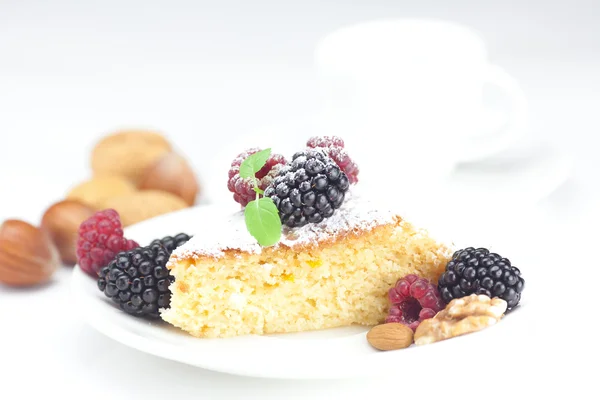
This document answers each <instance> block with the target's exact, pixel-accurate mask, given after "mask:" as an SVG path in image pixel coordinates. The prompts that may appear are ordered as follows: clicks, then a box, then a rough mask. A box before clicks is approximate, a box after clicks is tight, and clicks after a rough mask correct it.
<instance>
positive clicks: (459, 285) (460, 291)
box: [438, 247, 525, 310]
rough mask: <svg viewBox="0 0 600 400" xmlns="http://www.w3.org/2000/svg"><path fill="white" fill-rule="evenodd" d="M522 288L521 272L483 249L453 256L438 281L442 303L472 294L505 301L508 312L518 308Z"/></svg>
mask: <svg viewBox="0 0 600 400" xmlns="http://www.w3.org/2000/svg"><path fill="white" fill-rule="evenodd" d="M524 288H525V280H524V279H523V278H522V277H521V271H519V269H518V268H517V267H513V266H512V265H511V263H510V261H509V260H508V259H507V258H503V257H501V256H500V255H498V254H496V253H490V251H489V250H488V249H484V248H479V249H475V248H473V247H468V248H466V249H463V250H459V251H457V252H456V253H454V255H453V256H452V259H451V260H450V261H449V262H448V264H447V265H446V271H445V272H444V273H443V274H442V275H441V276H440V279H439V280H438V289H439V292H440V295H441V296H442V300H443V301H444V302H445V303H449V302H450V301H451V300H452V299H456V298H460V297H464V296H468V295H470V294H473V293H475V294H484V295H486V296H488V297H490V298H493V297H498V298H501V299H503V300H505V301H506V302H507V303H508V310H511V309H512V308H514V307H516V306H517V304H519V301H520V300H521V293H523V289H524Z"/></svg>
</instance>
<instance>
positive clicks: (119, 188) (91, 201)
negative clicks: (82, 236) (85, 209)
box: [67, 175, 137, 210]
mask: <svg viewBox="0 0 600 400" xmlns="http://www.w3.org/2000/svg"><path fill="white" fill-rule="evenodd" d="M136 190H137V188H136V187H135V185H134V184H133V183H131V182H130V181H128V180H127V179H125V178H122V177H120V176H108V175H107V176H96V177H93V178H92V179H90V180H88V181H85V182H82V183H80V184H79V185H77V186H75V187H74V188H72V189H71V191H70V192H69V193H68V194H67V199H69V200H76V201H80V202H82V203H83V204H86V205H88V206H90V207H92V208H93V209H95V210H100V209H102V206H103V204H104V202H105V201H106V200H108V199H110V198H112V197H118V196H122V195H124V194H127V193H132V192H135V191H136Z"/></svg>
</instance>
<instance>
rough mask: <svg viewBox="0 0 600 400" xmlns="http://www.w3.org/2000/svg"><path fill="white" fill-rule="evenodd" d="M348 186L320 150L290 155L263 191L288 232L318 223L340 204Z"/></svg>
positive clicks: (336, 167) (308, 150)
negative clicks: (287, 163) (288, 159)
mask: <svg viewBox="0 0 600 400" xmlns="http://www.w3.org/2000/svg"><path fill="white" fill-rule="evenodd" d="M349 186H350V182H349V180H348V177H347V176H346V174H345V173H344V172H342V170H341V169H340V167H339V166H338V165H337V164H336V163H335V161H333V160H332V159H331V158H330V157H328V156H326V155H325V153H324V152H323V151H322V150H319V149H306V150H305V151H301V152H298V153H296V154H294V156H293V158H292V162H291V163H290V164H289V165H286V166H285V167H283V168H281V170H280V171H279V174H278V175H277V176H276V177H275V179H274V180H273V182H272V183H271V184H270V185H269V186H268V187H267V189H266V190H265V196H267V197H270V198H271V199H272V200H273V202H274V203H275V205H276V206H277V209H278V210H279V215H280V217H281V222H282V223H283V224H285V225H287V226H289V227H290V228H294V227H300V226H304V225H306V224H307V223H309V222H310V223H319V222H321V221H323V219H325V218H329V217H331V216H332V215H333V213H334V211H335V210H336V209H337V208H340V206H341V205H342V203H343V202H344V198H345V195H346V191H348V187H349Z"/></svg>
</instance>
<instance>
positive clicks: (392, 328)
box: [367, 323, 413, 350]
mask: <svg viewBox="0 0 600 400" xmlns="http://www.w3.org/2000/svg"><path fill="white" fill-rule="evenodd" d="M367 341H368V342H369V343H370V344H371V346H373V347H375V348H376V349H378V350H399V349H405V348H407V347H408V346H410V345H411V344H412V342H413V331H412V329H410V328H409V327H408V326H406V325H403V324H399V323H389V324H382V325H377V326H374V327H373V328H371V330H370V331H369V332H368V333H367Z"/></svg>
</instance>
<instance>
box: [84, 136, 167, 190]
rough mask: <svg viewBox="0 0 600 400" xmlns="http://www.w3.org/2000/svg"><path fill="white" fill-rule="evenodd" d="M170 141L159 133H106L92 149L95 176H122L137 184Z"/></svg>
mask: <svg viewBox="0 0 600 400" xmlns="http://www.w3.org/2000/svg"><path fill="white" fill-rule="evenodd" d="M170 150H171V144H170V143H169V142H168V141H167V139H165V138H164V137H163V136H162V135H161V134H160V133H158V132H152V131H143V130H125V131H119V132H116V133H114V134H112V135H109V136H106V137H105V138H103V139H102V140H100V141H99V142H98V143H97V144H96V146H95V147H94V149H93V150H92V170H93V171H94V175H100V176H103V175H120V176H124V177H126V178H127V179H129V180H131V181H132V182H133V183H134V184H136V185H137V184H138V182H139V180H140V178H141V176H142V174H143V173H144V170H145V169H146V168H147V167H148V166H149V165H151V164H152V163H154V162H155V161H156V160H157V159H158V158H160V157H161V156H162V155H163V154H165V153H167V152H169V151H170Z"/></svg>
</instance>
